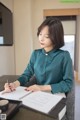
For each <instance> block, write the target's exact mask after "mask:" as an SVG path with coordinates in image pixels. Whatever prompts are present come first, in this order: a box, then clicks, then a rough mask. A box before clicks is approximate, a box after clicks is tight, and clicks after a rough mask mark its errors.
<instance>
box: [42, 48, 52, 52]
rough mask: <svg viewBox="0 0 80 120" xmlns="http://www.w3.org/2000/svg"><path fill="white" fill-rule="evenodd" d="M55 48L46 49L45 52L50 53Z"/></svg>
mask: <svg viewBox="0 0 80 120" xmlns="http://www.w3.org/2000/svg"><path fill="white" fill-rule="evenodd" d="M53 49H54V48H53V47H50V48H44V50H45V52H49V51H51V50H53Z"/></svg>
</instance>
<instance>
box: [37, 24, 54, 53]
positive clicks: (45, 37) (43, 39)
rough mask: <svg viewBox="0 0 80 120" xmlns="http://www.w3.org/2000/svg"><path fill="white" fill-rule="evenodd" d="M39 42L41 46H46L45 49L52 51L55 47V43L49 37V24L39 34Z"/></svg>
mask: <svg viewBox="0 0 80 120" xmlns="http://www.w3.org/2000/svg"><path fill="white" fill-rule="evenodd" d="M39 42H40V45H41V48H44V49H45V51H46V52H47V51H50V50H52V49H53V43H52V41H51V40H50V38H49V32H48V26H45V27H44V28H43V29H42V30H41V32H40V34H39Z"/></svg>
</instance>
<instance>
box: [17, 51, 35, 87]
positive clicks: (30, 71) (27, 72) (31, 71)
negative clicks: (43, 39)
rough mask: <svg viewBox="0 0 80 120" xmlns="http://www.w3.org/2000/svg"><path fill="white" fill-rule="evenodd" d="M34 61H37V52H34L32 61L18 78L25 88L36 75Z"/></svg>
mask: <svg viewBox="0 0 80 120" xmlns="http://www.w3.org/2000/svg"><path fill="white" fill-rule="evenodd" d="M34 61H35V51H33V53H32V55H31V58H30V61H29V63H28V65H27V67H26V69H25V70H24V72H23V74H22V75H21V76H20V77H19V78H18V81H19V82H20V85H21V86H25V85H26V83H27V82H28V81H29V80H30V78H31V77H32V76H33V74H34Z"/></svg>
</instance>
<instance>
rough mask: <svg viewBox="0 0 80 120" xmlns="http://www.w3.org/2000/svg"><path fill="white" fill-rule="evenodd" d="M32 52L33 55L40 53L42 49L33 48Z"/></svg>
mask: <svg viewBox="0 0 80 120" xmlns="http://www.w3.org/2000/svg"><path fill="white" fill-rule="evenodd" d="M33 53H34V54H35V55H37V54H40V53H42V49H35V50H33Z"/></svg>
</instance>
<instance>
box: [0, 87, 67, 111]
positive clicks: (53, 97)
mask: <svg viewBox="0 0 80 120" xmlns="http://www.w3.org/2000/svg"><path fill="white" fill-rule="evenodd" d="M2 92H3V91H1V92H0V97H1V98H6V99H12V100H21V101H22V103H23V105H25V106H28V107H30V108H32V109H35V110H38V111H41V112H43V113H49V112H50V110H51V109H52V108H53V107H55V106H56V105H57V104H58V103H59V102H60V101H61V100H62V98H64V97H65V95H64V94H51V93H48V92H42V91H37V92H31V91H26V90H25V87H21V86H19V87H17V88H16V90H15V91H13V92H11V93H5V94H2Z"/></svg>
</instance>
